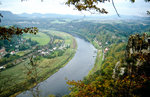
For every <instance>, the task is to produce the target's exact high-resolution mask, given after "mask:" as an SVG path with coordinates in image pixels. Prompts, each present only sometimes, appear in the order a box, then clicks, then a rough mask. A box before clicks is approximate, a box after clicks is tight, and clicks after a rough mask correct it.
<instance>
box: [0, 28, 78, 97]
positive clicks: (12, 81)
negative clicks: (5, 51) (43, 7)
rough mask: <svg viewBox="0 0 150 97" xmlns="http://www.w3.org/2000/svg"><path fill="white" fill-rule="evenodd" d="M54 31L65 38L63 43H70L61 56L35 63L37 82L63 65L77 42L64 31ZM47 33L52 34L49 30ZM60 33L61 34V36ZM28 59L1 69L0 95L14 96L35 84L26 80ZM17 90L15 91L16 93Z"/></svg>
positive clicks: (70, 57) (73, 51) (70, 55)
mask: <svg viewBox="0 0 150 97" xmlns="http://www.w3.org/2000/svg"><path fill="white" fill-rule="evenodd" d="M53 32H56V33H55V35H59V37H62V38H63V39H64V40H65V44H68V43H70V44H71V45H70V48H68V49H66V50H65V52H64V53H63V55H62V56H58V57H55V58H50V59H47V58H41V59H40V60H38V61H37V62H36V63H37V64H38V67H37V71H38V78H37V79H38V83H39V82H41V81H44V80H45V79H47V78H48V77H49V76H51V75H52V74H54V73H56V72H57V71H58V70H59V69H60V68H62V67H64V66H65V65H66V64H67V63H68V62H69V61H70V60H71V59H72V58H73V56H74V54H75V52H76V49H77V43H76V41H75V39H74V38H73V36H71V35H69V34H67V33H64V32H58V31H53ZM49 33H51V34H52V32H51V31H50V32H49ZM61 35H62V36H61ZM29 62H30V60H29V59H28V60H26V61H24V62H22V63H20V64H18V65H16V66H14V67H12V68H10V69H8V70H5V71H2V72H1V73H0V74H1V75H0V77H1V78H3V79H2V80H1V81H0V84H3V86H5V87H3V88H2V89H1V92H0V96H1V97H4V96H5V97H6V96H10V95H12V94H13V95H12V96H11V97H14V96H16V95H18V94H19V93H21V92H23V91H25V90H28V89H30V88H32V87H34V86H36V85H37V83H30V82H29V81H28V78H27V77H28V76H27V73H28V70H27V68H26V67H25V66H28V64H29ZM6 87H7V88H6ZM16 92H17V93H16Z"/></svg>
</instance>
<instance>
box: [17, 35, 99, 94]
mask: <svg viewBox="0 0 150 97" xmlns="http://www.w3.org/2000/svg"><path fill="white" fill-rule="evenodd" d="M75 38H76V41H77V44H78V47H77V51H76V54H75V56H74V57H73V58H72V60H70V62H69V63H68V64H66V65H65V66H64V67H63V68H61V69H60V70H59V71H58V72H56V73H55V74H53V75H52V76H50V77H49V78H48V79H47V80H45V81H43V82H41V83H39V84H38V89H39V91H40V92H39V94H40V97H48V96H49V95H50V94H53V95H56V96H57V97H61V96H63V95H65V94H68V93H69V90H68V85H67V84H66V81H67V80H82V79H83V78H84V77H85V76H86V75H87V74H88V72H89V71H90V70H91V69H92V67H93V66H94V63H95V59H96V57H95V56H96V55H97V53H96V49H95V48H94V46H93V45H92V44H91V43H89V42H87V41H85V40H83V39H81V38H78V37H75ZM66 79H67V80H66ZM34 89H36V87H35V88H34ZM17 97H33V93H32V92H31V91H26V92H23V93H21V94H19V95H18V96H17Z"/></svg>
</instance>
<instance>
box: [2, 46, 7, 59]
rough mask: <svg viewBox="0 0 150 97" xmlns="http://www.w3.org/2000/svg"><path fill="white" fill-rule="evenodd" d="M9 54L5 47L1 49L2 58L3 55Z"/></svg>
mask: <svg viewBox="0 0 150 97" xmlns="http://www.w3.org/2000/svg"><path fill="white" fill-rule="evenodd" d="M6 54H7V52H6V50H5V47H3V48H2V49H0V58H2V57H3V56H5V55H6Z"/></svg>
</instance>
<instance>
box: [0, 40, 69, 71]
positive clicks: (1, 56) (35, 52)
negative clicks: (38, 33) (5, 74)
mask: <svg viewBox="0 0 150 97" xmlns="http://www.w3.org/2000/svg"><path fill="white" fill-rule="evenodd" d="M55 40H58V39H54V38H51V41H50V42H49V43H48V44H47V45H44V46H39V45H37V43H36V42H34V41H31V39H23V38H21V39H19V40H18V41H17V44H15V45H12V44H10V45H9V46H10V48H11V47H14V49H13V50H9V51H6V48H5V47H2V48H1V49H0V63H1V65H0V71H1V70H4V69H6V68H10V67H12V66H15V65H17V64H19V63H21V62H23V61H25V60H26V59H27V58H30V57H31V56H34V57H36V56H42V57H45V58H53V57H57V55H55V56H53V57H49V56H51V55H52V54H54V53H55V51H59V52H57V53H62V54H63V52H62V51H64V50H66V49H67V48H70V44H65V41H64V40H62V41H58V42H55ZM22 45H24V46H23V47H22ZM22 52H24V53H23V54H22V55H21V56H18V55H19V53H22ZM62 54H61V55H62ZM58 55H60V54H58ZM8 62H9V63H8ZM10 64H11V65H10Z"/></svg>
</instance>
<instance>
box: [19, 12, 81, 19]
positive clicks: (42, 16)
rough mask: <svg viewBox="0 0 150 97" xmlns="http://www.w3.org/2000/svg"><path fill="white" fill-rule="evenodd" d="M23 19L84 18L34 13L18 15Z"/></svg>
mask: <svg viewBox="0 0 150 97" xmlns="http://www.w3.org/2000/svg"><path fill="white" fill-rule="evenodd" d="M18 15H19V16H21V17H27V18H81V17H83V16H79V15H63V14H53V13H52V14H51V13H48V14H41V13H32V14H28V13H22V14H18Z"/></svg>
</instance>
